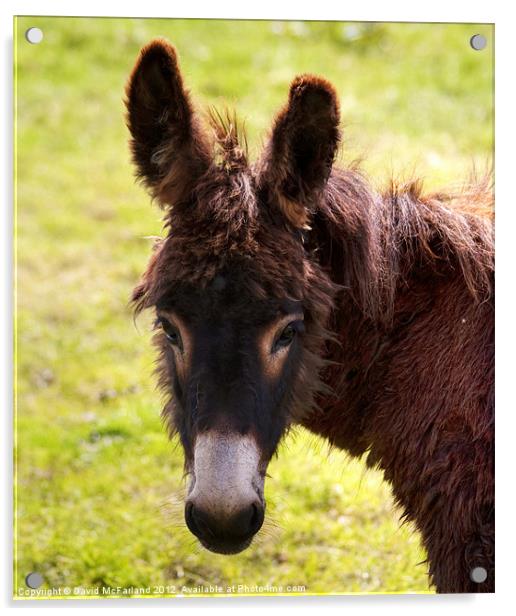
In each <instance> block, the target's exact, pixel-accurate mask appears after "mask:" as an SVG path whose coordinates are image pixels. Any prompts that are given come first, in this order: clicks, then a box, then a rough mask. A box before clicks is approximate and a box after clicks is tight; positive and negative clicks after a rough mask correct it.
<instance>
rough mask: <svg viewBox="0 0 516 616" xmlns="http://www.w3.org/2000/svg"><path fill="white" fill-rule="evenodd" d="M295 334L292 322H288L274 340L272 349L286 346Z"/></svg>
mask: <svg viewBox="0 0 516 616" xmlns="http://www.w3.org/2000/svg"><path fill="white" fill-rule="evenodd" d="M296 334H297V331H296V328H295V325H294V323H289V324H288V325H287V327H285V329H284V330H283V331H282V332H281V334H280V335H279V336H278V338H277V339H276V342H275V344H274V351H277V350H278V349H282V348H285V347H288V346H289V344H291V342H292V340H294V338H295V336H296Z"/></svg>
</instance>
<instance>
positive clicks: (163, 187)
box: [126, 39, 211, 205]
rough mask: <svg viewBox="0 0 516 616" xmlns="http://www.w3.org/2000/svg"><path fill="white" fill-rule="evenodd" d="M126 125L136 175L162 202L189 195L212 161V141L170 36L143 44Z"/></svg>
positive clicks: (128, 101) (128, 90)
mask: <svg viewBox="0 0 516 616" xmlns="http://www.w3.org/2000/svg"><path fill="white" fill-rule="evenodd" d="M126 106H127V124H128V127H129V130H130V132H131V135H132V140H131V149H132V155H133V161H134V163H135V165H136V169H137V174H138V177H139V178H141V179H142V180H143V181H144V183H145V184H146V185H147V187H148V188H149V189H150V192H151V194H152V196H153V197H155V198H156V199H157V200H158V201H159V203H160V204H161V205H164V204H173V203H174V202H177V201H178V200H179V201H181V200H182V199H185V198H187V197H188V191H189V190H191V189H192V187H193V185H194V183H195V180H196V179H197V178H198V177H199V175H201V174H202V173H203V172H204V171H205V170H206V168H207V167H208V165H209V164H210V156H211V155H210V152H211V148H210V144H209V143H208V141H207V139H206V137H205V136H204V134H203V132H202V130H201V128H200V125H199V123H198V120H197V118H196V116H195V113H194V110H193V107H192V104H191V102H190V97H189V95H188V92H187V91H186V90H185V89H184V87H183V79H182V77H181V73H180V70H179V65H178V61H177V54H176V51H175V49H174V47H172V45H170V44H169V43H168V42H167V41H165V40H162V39H156V40H154V41H152V42H151V43H149V44H148V45H147V46H146V47H144V48H143V49H142V50H141V52H140V56H139V58H138V60H137V62H136V65H135V67H134V69H133V72H132V74H131V76H130V78H129V81H128V83H127V86H126Z"/></svg>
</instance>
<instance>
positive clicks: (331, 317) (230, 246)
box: [14, 17, 494, 598]
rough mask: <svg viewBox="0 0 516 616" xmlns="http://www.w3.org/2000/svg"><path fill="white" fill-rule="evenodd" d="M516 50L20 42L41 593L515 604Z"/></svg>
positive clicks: (23, 563)
mask: <svg viewBox="0 0 516 616" xmlns="http://www.w3.org/2000/svg"><path fill="white" fill-rule="evenodd" d="M29 28H39V29H40V30H41V33H42V35H43V38H42V40H41V41H40V42H35V43H31V42H29V41H28V40H27V38H26V32H27V30H28V29H29ZM33 33H34V32H33ZM474 35H480V38H477V39H476V43H474V45H476V46H477V47H479V45H478V41H481V42H483V43H484V44H485V45H480V48H479V49H474V47H473V46H472V44H471V38H472V37H473V36H474ZM493 36H494V30H493V27H492V26H490V25H485V24H484V25H482V24H414V23H338V22H280V21H274V22H272V21H208V20H171V19H170V20H169V19H167V20H165V19H163V20H156V19H93V18H66V17H62V18H59V17H56V18H42V17H20V18H17V19H16V21H15V71H16V153H15V155H16V166H15V168H16V230H15V233H16V358H15V360H16V409H15V445H16V452H15V453H16V461H15V470H16V475H15V508H16V510H15V554H14V559H15V561H14V567H15V588H14V595H15V597H17V598H33V597H39V598H48V597H77V596H90V595H91V596H94V597H106V598H108V597H121V596H124V597H125V596H133V597H141V596H153V597H156V596H167V597H174V596H177V595H187V594H201V595H213V594H222V595H235V594H243V595H247V594H256V595H265V594H338V593H409V592H410V593H428V592H430V593H433V592H435V591H438V592H484V591H493V588H494V564H493V563H494V528H493V523H494V522H493V520H494V513H493V512H494V500H493V491H494V486H493V447H494V445H493V418H492V414H493V405H492V391H493V337H492V325H493V311H492V306H493V293H492V278H493V240H492V232H491V222H490V220H491V216H492V211H493V203H492V186H491V180H490V177H489V173H488V172H489V168H490V165H491V161H492V157H493V137H492V122H493ZM158 37H161V38H159V40H157V41H156V39H157V38H158ZM152 41H154V42H152ZM141 50H143V51H141ZM126 87H127V90H126V91H125V90H124V88H126ZM188 92H189V94H188ZM125 103H127V106H128V110H126V107H125ZM226 109H227V110H229V111H226ZM210 110H211V111H210ZM233 110H235V111H236V115H234V113H233ZM130 139H131V140H132V142H131V143H129V140H130ZM357 159H360V162H359V163H358V162H357ZM135 174H137V175H138V176H139V177H140V180H141V181H140V182H139V183H138V182H135V180H134V177H135ZM151 197H152V198H153V199H151ZM151 201H153V202H151ZM159 206H161V209H160V207H159ZM131 297H132V301H131ZM135 309H136V313H137V316H136V317H135V316H134V310H135ZM151 332H154V344H153V343H152V342H151V338H152V333H151ZM157 359H158V362H159V374H158V375H156V374H154V373H153V370H154V368H155V361H156V360H157ZM158 380H159V382H160V384H161V391H159V390H157V389H156V384H157V383H158ZM161 409H164V410H163V411H162V417H161V418H160V411H161ZM169 436H170V438H169ZM330 444H331V445H332V446H330ZM402 521H403V523H402Z"/></svg>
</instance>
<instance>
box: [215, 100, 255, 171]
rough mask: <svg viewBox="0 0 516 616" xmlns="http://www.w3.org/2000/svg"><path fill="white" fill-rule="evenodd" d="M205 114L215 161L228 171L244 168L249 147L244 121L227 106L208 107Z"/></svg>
mask: <svg viewBox="0 0 516 616" xmlns="http://www.w3.org/2000/svg"><path fill="white" fill-rule="evenodd" d="M206 115H207V120H208V125H209V126H210V128H211V129H212V132H213V138H214V143H215V161H216V163H217V164H218V165H219V166H220V167H221V168H223V169H224V170H225V171H227V172H228V173H231V172H234V171H241V170H243V169H245V168H246V167H247V164H248V152H249V148H248V143H247V136H246V133H245V124H244V122H241V121H240V120H239V118H238V117H237V114H236V111H234V110H231V109H228V108H227V107H226V108H224V109H223V110H222V111H219V110H218V109H217V108H215V107H209V108H208V110H207V113H206Z"/></svg>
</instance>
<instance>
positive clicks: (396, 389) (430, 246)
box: [304, 170, 493, 466]
mask: <svg viewBox="0 0 516 616" xmlns="http://www.w3.org/2000/svg"><path fill="white" fill-rule="evenodd" d="M463 198H464V197H463V196H459V197H455V198H453V197H451V196H448V195H436V196H430V197H423V196H422V194H421V189H420V186H419V185H418V183H411V184H409V185H407V186H405V187H404V188H402V189H396V188H394V187H391V189H390V190H389V191H388V192H387V193H386V194H384V195H379V194H378V193H375V192H374V191H372V190H371V189H370V188H369V187H368V185H367V183H366V181H365V180H364V179H363V177H362V176H361V175H360V174H359V173H357V172H356V171H354V170H344V171H336V172H334V173H333V174H332V176H331V177H330V180H329V182H328V187H327V190H326V192H325V195H324V198H323V199H322V201H321V207H320V209H319V211H318V214H317V215H316V216H315V218H314V224H313V238H314V242H315V246H314V248H315V249H316V250H317V254H318V258H319V260H320V263H321V265H322V266H323V267H324V268H325V269H326V270H327V271H328V272H329V273H330V275H331V277H332V279H333V280H334V282H336V283H338V284H339V285H341V286H342V291H341V293H340V295H339V297H338V299H337V303H336V309H335V312H334V315H333V321H332V323H331V328H332V330H333V331H334V332H335V334H336V335H337V337H338V339H339V342H338V344H333V343H332V344H330V347H329V349H328V358H329V359H331V360H332V362H334V363H332V364H331V365H330V366H329V367H328V368H327V369H326V371H325V373H324V375H323V380H324V381H325V383H326V384H327V385H329V386H330V388H331V389H332V390H333V392H334V393H333V395H328V396H325V397H321V399H320V400H319V401H318V403H319V407H320V410H316V411H314V412H313V414H312V415H310V416H309V417H307V418H306V420H305V422H304V424H305V425H306V426H307V427H308V428H309V429H310V430H312V431H314V432H316V433H319V434H321V435H323V436H325V437H326V438H328V439H329V440H330V441H331V442H332V443H334V444H335V445H336V446H338V447H341V448H343V449H346V450H348V451H350V452H351V453H352V454H355V455H361V454H362V453H364V452H365V451H366V450H370V451H371V452H372V454H371V461H372V462H373V463H379V464H380V465H382V466H388V463H387V462H385V464H383V463H382V456H386V457H388V456H387V454H386V453H385V447H386V446H387V445H386V443H387V442H389V446H388V448H393V447H394V448H395V447H396V446H398V445H399V443H396V441H397V440H399V439H402V438H403V434H402V433H401V432H400V430H399V425H398V429H397V430H394V431H392V434H391V435H389V434H388V433H384V434H380V433H378V431H377V424H378V421H379V418H381V417H383V416H384V415H385V414H386V413H387V415H389V414H392V417H393V418H397V421H401V422H403V421H404V419H403V414H404V413H408V412H411V413H413V414H414V413H416V414H417V413H421V415H422V416H423V415H424V413H425V412H431V409H430V411H429V409H427V408H426V404H427V403H428V404H430V403H431V402H432V401H433V402H434V403H435V404H441V406H442V400H441V396H442V395H443V392H442V387H440V392H439V391H437V389H436V385H435V384H434V383H432V382H431V375H432V370H431V369H430V368H429V366H430V365H432V362H435V361H436V358H437V357H438V358H439V361H440V362H441V364H442V365H448V367H449V369H450V370H452V369H453V362H454V361H456V359H455V358H454V356H453V354H454V353H456V352H457V353H459V352H460V351H458V349H460V348H461V347H464V346H465V345H466V346H468V345H470V344H471V342H472V341H473V340H475V338H476V339H477V340H478V339H485V342H486V347H489V344H490V338H489V331H491V330H490V329H489V327H487V330H486V323H488V322H489V321H490V318H491V316H492V315H491V312H492V305H491V303H490V302H489V301H486V300H489V298H490V297H491V285H492V272H493V241H492V230H491V224H490V221H489V220H488V219H487V218H486V217H484V216H482V215H480V213H479V211H480V210H481V209H482V207H483V206H485V208H486V209H487V208H488V207H489V203H490V200H491V195H490V191H489V190H487V188H486V187H477V188H476V189H475V190H474V191H472V192H471V193H470V194H469V198H470V200H471V201H472V202H473V203H474V204H475V205H476V207H477V212H468V211H467V210H466V209H464V208H462V207H461V206H462V205H463V201H460V199H463ZM464 201H465V199H464ZM486 331H487V333H486ZM486 336H487V337H486ZM432 353H433V354H434V355H433V356H432ZM471 353H472V354H471V357H470V360H471V361H472V362H474V363H476V365H477V366H478V358H477V357H476V356H475V353H474V348H473V347H471ZM461 360H462V358H461ZM468 372H471V370H469V368H465V373H466V374H467V373H468ZM463 374H464V372H463ZM471 376H472V378H473V377H474V376H475V375H473V374H472V375H471ZM434 377H435V378H434V380H435V382H436V383H437V382H439V381H441V382H442V375H439V374H435V375H434ZM416 381H417V387H416ZM467 385H468V383H467V379H466V380H465V381H464V382H462V383H455V384H454V387H455V389H456V390H457V391H459V390H461V392H462V394H461V395H464V396H466V397H467V396H468V393H467V391H465V388H467ZM414 387H416V390H417V388H421V390H425V391H426V392H427V393H428V394H429V395H428V396H427V400H418V399H417V396H416V397H412V396H411V395H410V391H411V388H414ZM455 393H456V392H454V394H455ZM433 396H435V397H434V398H433ZM459 398H460V396H459ZM459 398H458V400H459ZM457 403H458V404H460V402H459V401H458V402H457ZM415 404H419V408H418V409H416V410H415V411H414V410H411V409H410V408H409V407H410V406H411V405H415ZM400 418H401V419H400ZM421 426H424V421H422V422H421ZM388 428H389V425H388V422H387V427H386V430H387V432H388ZM421 429H423V428H421Z"/></svg>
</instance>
